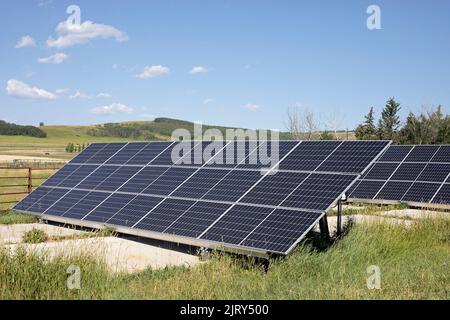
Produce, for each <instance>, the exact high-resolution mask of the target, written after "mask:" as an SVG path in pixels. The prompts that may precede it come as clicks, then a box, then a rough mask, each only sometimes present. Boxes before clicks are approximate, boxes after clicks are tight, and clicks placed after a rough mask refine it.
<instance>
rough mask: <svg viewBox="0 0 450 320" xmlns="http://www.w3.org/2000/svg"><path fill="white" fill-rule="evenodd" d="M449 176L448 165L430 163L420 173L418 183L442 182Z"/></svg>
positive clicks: (449, 169)
mask: <svg viewBox="0 0 450 320" xmlns="http://www.w3.org/2000/svg"><path fill="white" fill-rule="evenodd" d="M449 174H450V164H445V163H430V164H427V166H426V167H425V170H423V171H422V173H421V174H420V176H419V178H417V180H418V181H430V182H444V181H445V179H446V178H447V176H448V175H449Z"/></svg>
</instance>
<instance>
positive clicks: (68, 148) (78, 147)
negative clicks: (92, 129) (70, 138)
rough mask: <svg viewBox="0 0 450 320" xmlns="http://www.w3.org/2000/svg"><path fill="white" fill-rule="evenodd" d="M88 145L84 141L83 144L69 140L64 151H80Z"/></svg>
mask: <svg viewBox="0 0 450 320" xmlns="http://www.w3.org/2000/svg"><path fill="white" fill-rule="evenodd" d="M88 146H89V143H88V144H84V143H83V144H79V143H77V144H75V143H72V142H69V143H68V144H67V146H66V152H69V153H73V152H81V151H83V150H84V149H86V148H87V147H88Z"/></svg>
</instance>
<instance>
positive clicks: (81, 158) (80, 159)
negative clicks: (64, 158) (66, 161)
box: [71, 143, 106, 163]
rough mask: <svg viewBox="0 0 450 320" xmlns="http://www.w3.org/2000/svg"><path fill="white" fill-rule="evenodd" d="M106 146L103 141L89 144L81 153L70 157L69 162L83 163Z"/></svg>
mask: <svg viewBox="0 0 450 320" xmlns="http://www.w3.org/2000/svg"><path fill="white" fill-rule="evenodd" d="M104 147H106V144H104V143H93V144H90V145H89V146H88V147H87V148H86V149H85V150H83V152H82V153H80V154H79V155H77V156H76V157H75V158H74V159H72V161H71V163H85V162H86V161H87V160H89V158H91V157H93V156H94V155H95V154H97V153H101V150H102V149H103V148H104Z"/></svg>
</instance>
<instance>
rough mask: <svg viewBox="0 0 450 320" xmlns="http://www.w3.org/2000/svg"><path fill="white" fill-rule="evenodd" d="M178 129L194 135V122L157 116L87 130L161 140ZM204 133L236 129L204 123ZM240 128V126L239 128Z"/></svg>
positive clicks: (100, 134)
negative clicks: (152, 118)
mask: <svg viewBox="0 0 450 320" xmlns="http://www.w3.org/2000/svg"><path fill="white" fill-rule="evenodd" d="M176 129H185V130H187V131H189V132H190V133H191V135H192V136H193V135H194V123H193V122H189V121H184V120H177V119H170V118H156V119H155V120H154V121H147V122H124V123H106V124H102V125H97V126H94V127H93V128H90V129H88V130H87V131H86V133H87V134H88V135H90V136H93V137H116V138H128V139H134V140H136V139H139V140H161V139H170V137H171V136H172V132H173V131H175V130H176ZM202 129H203V133H204V132H205V131H206V130H209V129H217V130H219V131H220V132H221V133H222V135H223V136H224V137H226V130H227V129H236V128H231V127H221V126H213V125H202ZM238 129H239V128H238ZM280 135H281V138H282V139H290V134H288V133H281V134H280ZM195 138H200V137H195Z"/></svg>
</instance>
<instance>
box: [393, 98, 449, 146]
mask: <svg viewBox="0 0 450 320" xmlns="http://www.w3.org/2000/svg"><path fill="white" fill-rule="evenodd" d="M399 142H400V143H402V144H445V143H450V116H448V115H447V116H444V114H443V112H442V107H441V106H438V107H437V108H436V109H435V110H434V111H429V112H427V113H421V114H420V115H419V116H416V115H414V114H413V113H410V114H409V115H408V117H407V118H406V122H405V125H404V127H403V128H402V129H401V130H400V133H399Z"/></svg>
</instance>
